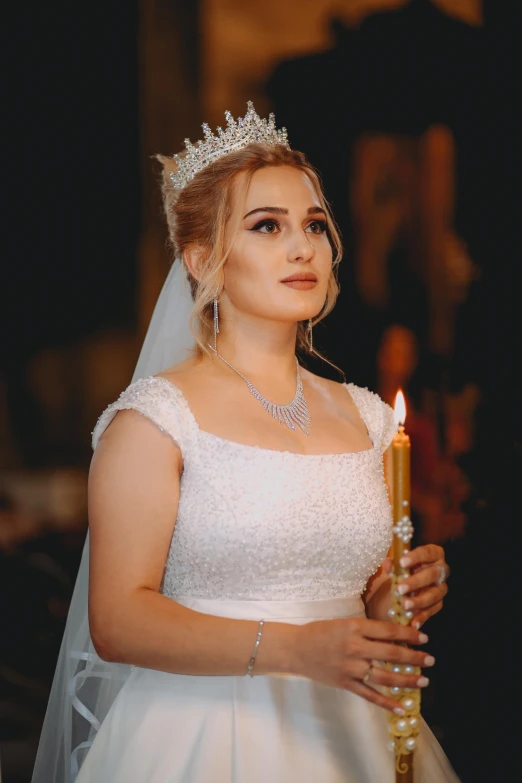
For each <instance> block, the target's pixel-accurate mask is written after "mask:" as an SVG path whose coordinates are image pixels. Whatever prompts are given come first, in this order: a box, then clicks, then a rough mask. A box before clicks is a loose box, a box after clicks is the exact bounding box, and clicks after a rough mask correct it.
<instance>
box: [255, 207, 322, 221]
mask: <svg viewBox="0 0 522 783" xmlns="http://www.w3.org/2000/svg"><path fill="white" fill-rule="evenodd" d="M256 212H269V213H270V214H271V215H288V210H287V209H286V208H285V207H257V208H256V209H252V210H251V211H250V212H247V214H246V215H245V217H244V218H243V220H246V218H247V217H250V215H255V214H256ZM318 213H321V214H322V215H326V212H325V210H324V209H323V208H322V207H308V209H307V210H306V214H307V215H317V214H318Z"/></svg>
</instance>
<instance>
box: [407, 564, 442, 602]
mask: <svg viewBox="0 0 522 783" xmlns="http://www.w3.org/2000/svg"><path fill="white" fill-rule="evenodd" d="M441 568H443V569H444V572H445V574H446V578H445V580H444V582H442V583H441V584H444V583H445V581H446V579H447V574H448V570H447V568H446V564H445V563H444V561H442V562H439V563H435V564H433V563H432V564H431V565H430V566H429V568H428V567H427V568H422V569H419V570H418V571H416V572H415V573H414V574H410V576H408V577H407V578H406V579H403V581H402V582H401V583H400V585H399V586H398V587H397V592H398V593H400V595H407V594H408V593H411V592H412V591H414V590H415V591H419V590H423V589H424V588H426V587H429V586H430V585H437V586H439V584H438V583H439V579H440V576H441Z"/></svg>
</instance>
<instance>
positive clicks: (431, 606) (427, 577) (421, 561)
mask: <svg viewBox="0 0 522 783" xmlns="http://www.w3.org/2000/svg"><path fill="white" fill-rule="evenodd" d="M382 565H383V569H384V571H386V573H388V574H389V573H391V570H392V566H393V564H392V561H391V559H390V558H386V560H385V561H384V562H383V564H382ZM401 565H402V566H403V567H404V568H409V569H410V575H409V576H408V577H407V578H406V579H404V581H402V582H401V583H400V585H399V587H398V590H399V592H400V593H402V595H404V596H405V598H404V600H403V606H404V608H405V609H407V610H408V611H410V612H414V616H413V619H412V621H411V624H412V626H413V627H414V628H420V627H421V625H422V624H423V623H425V622H426V620H427V619H428V617H432V616H433V615H434V614H437V612H440V610H441V609H442V602H443V599H444V597H445V596H446V594H447V592H448V586H447V584H446V579H447V578H448V576H449V573H450V568H449V565H448V564H447V563H446V560H445V557H444V550H443V548H442V547H441V546H438V545H437V544H425V545H424V546H418V547H416V548H415V549H412V550H411V552H408V554H407V555H405V556H404V558H403V559H401ZM441 580H442V581H441Z"/></svg>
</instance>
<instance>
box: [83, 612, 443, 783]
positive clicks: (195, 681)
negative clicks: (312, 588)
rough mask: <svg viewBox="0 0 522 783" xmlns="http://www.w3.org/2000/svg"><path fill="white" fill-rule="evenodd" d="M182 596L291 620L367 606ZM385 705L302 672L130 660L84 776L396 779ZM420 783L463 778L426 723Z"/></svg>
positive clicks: (87, 782)
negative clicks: (242, 671)
mask: <svg viewBox="0 0 522 783" xmlns="http://www.w3.org/2000/svg"><path fill="white" fill-rule="evenodd" d="M179 603H182V604H183V605H185V606H188V607H190V608H191V609H195V610H196V611H198V612H204V613H206V614H213V615H217V616H220V617H232V618H236V619H249V620H259V619H261V618H264V619H265V620H267V621H271V622H276V621H279V622H291V623H296V624H304V623H306V622H310V621H312V620H319V619H321V620H324V619H334V618H339V617H349V616H364V606H363V603H362V601H361V599H360V598H350V599H332V600H326V601H221V600H204V599H193V598H183V599H179ZM386 715H387V713H386V711H385V710H383V709H382V708H380V707H376V706H375V705H373V704H370V703H369V702H367V701H366V700H364V699H362V698H360V697H359V696H356V695H355V694H353V693H351V692H349V691H344V690H341V689H338V688H333V687H329V686H327V685H321V684H318V683H316V682H313V681H311V680H308V679H306V678H304V677H295V676H293V675H279V674H276V675H267V676H259V677H253V678H251V677H246V676H244V677H230V676H229V677H213V676H212V677H209V676H193V675H181V674H168V673H166V672H159V671H156V670H154V669H144V668H141V667H134V668H133V669H132V672H131V674H130V676H129V678H128V679H127V681H126V682H125V684H124V685H123V687H122V689H121V691H120V692H119V694H118V696H117V697H116V700H115V701H114V703H113V705H112V707H111V709H110V711H109V713H108V715H107V717H106V718H105V720H104V722H103V723H102V725H101V728H100V729H99V731H98V733H97V735H96V737H95V739H94V742H93V745H92V747H91V748H90V749H89V751H88V753H87V756H86V758H85V761H84V762H83V764H82V766H81V769H80V772H79V775H78V777H77V779H76V783H297V781H299V783H395V764H394V757H393V753H392V752H391V751H390V750H388V742H389V735H388V730H387V718H386ZM414 769H415V783H446V781H451V782H452V783H458V778H457V776H456V774H455V772H454V771H453V770H452V768H451V765H450V764H449V761H448V759H447V758H446V756H445V754H444V752H443V751H442V748H441V747H440V745H439V744H438V742H437V740H436V739H435V737H434V736H433V734H432V733H431V731H430V729H429V728H428V726H427V725H426V724H425V723H423V726H422V729H421V734H420V737H419V745H418V749H417V750H416V752H415V763H414Z"/></svg>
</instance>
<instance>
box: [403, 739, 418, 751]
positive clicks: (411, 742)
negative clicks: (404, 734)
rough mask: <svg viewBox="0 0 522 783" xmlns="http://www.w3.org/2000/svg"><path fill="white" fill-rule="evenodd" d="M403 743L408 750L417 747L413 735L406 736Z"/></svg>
mask: <svg viewBox="0 0 522 783" xmlns="http://www.w3.org/2000/svg"><path fill="white" fill-rule="evenodd" d="M404 744H405V745H406V747H407V748H408V750H415V748H416V747H417V740H416V739H415V737H408V739H407V740H406V742H405V743H404Z"/></svg>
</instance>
